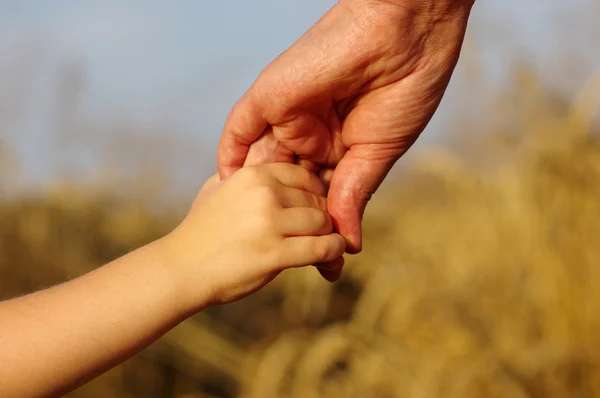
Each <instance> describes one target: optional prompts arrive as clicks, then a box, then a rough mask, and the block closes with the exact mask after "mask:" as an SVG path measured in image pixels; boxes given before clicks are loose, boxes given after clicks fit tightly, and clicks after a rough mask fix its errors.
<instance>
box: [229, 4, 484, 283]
mask: <svg viewBox="0 0 600 398" xmlns="http://www.w3.org/2000/svg"><path fill="white" fill-rule="evenodd" d="M473 2H474V0H446V1H444V0H441V1H440V0H436V1H433V0H395V1H394V0H386V1H384V0H341V1H339V2H338V3H337V4H336V5H335V6H334V7H333V8H332V9H331V10H330V11H329V12H328V13H327V14H326V15H325V16H324V17H323V18H322V19H321V20H320V21H319V22H318V23H316V24H315V25H314V26H313V27H312V28H311V29H310V30H309V31H308V32H307V33H306V34H305V35H304V36H302V37H301V38H300V39H299V40H298V41H297V42H296V43H295V44H293V45H292V46H291V47H290V48H289V49H288V50H287V51H286V52H284V53H283V54H281V56H279V57H278V58H277V59H275V60H274V61H273V62H272V63H271V64H270V65H269V66H268V67H267V68H266V69H265V70H264V71H263V72H262V73H261V74H260V76H259V77H258V78H257V80H256V81H255V82H254V84H253V85H252V86H251V87H250V88H249V90H248V91H247V92H246V93H245V94H244V95H243V96H242V98H241V99H240V100H239V102H238V103H237V104H236V105H235V106H234V107H233V109H232V111H231V113H230V115H229V117H228V119H227V122H226V124H225V127H224V129H223V134H222V137H221V141H220V145H219V172H220V175H221V177H222V178H227V177H229V176H230V175H231V174H232V173H233V172H235V170H237V169H239V168H240V167H242V166H243V165H248V164H258V163H265V162H273V161H286V162H297V163H299V164H301V165H303V166H305V167H306V168H308V169H309V170H311V171H313V172H318V171H319V170H321V169H323V168H335V171H334V172H333V173H332V176H331V187H330V190H329V196H328V209H329V212H330V214H331V216H332V218H333V220H334V224H335V226H336V230H337V231H338V232H340V233H341V234H342V235H343V236H344V237H345V238H346V240H347V248H348V252H350V253H357V252H359V251H360V250H361V249H362V239H361V219H362V215H363V212H364V209H365V207H366V205H367V202H368V201H369V199H370V198H371V195H372V194H373V193H374V192H375V191H376V190H377V188H378V187H379V185H380V184H381V182H382V181H383V179H384V178H385V177H386V175H387V174H388V172H389V171H390V169H391V168H392V166H393V165H394V163H395V162H396V161H397V160H398V159H399V158H400V157H401V156H402V155H403V154H404V153H405V152H406V150H408V149H409V148H410V146H411V145H412V144H413V143H414V142H415V140H416V139H417V138H418V136H419V134H420V133H421V132H422V131H423V129H424V128H425V126H426V125H427V124H428V122H429V121H430V119H431V117H432V116H433V114H434V112H435V111H436V109H437V107H438V105H439V103H440V101H441V99H442V96H443V95H444V92H445V90H446V87H447V85H448V83H449V80H450V77H451V75H452V72H453V70H454V68H455V65H456V63H457V61H458V57H459V53H460V49H461V46H462V42H463V38H464V34H465V29H466V26H467V21H468V17H469V13H470V11H471V7H472V6H473ZM337 277H339V275H328V279H332V278H333V279H335V278H337Z"/></svg>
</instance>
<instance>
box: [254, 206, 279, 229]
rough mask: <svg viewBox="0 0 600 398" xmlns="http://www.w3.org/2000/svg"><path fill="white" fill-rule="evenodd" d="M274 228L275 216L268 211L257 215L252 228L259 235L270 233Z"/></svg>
mask: <svg viewBox="0 0 600 398" xmlns="http://www.w3.org/2000/svg"><path fill="white" fill-rule="evenodd" d="M275 227H276V222H275V216H274V214H273V212H268V211H265V212H263V213H262V214H260V215H258V216H257V218H256V220H255V223H254V228H255V229H256V230H257V231H258V232H259V233H261V234H264V233H272V231H274V229H275Z"/></svg>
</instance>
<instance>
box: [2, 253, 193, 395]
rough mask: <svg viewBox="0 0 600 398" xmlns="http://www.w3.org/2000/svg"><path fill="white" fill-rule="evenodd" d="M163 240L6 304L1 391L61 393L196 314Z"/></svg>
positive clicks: (11, 393) (5, 392)
mask: <svg viewBox="0 0 600 398" xmlns="http://www.w3.org/2000/svg"><path fill="white" fill-rule="evenodd" d="M178 292H179V286H178V282H177V281H176V280H175V279H174V273H172V272H170V270H169V269H168V264H165V263H164V262H163V259H162V252H161V250H160V244H159V243H153V244H150V245H148V246H146V247H143V248H141V249H139V250H137V251H135V252H133V253H130V254H128V255H126V256H124V257H122V258H120V259H118V260H116V261H114V262H112V263H110V264H108V265H106V266H104V267H101V268H99V269H97V270H95V271H93V272H91V273H89V274H87V275H84V276H82V277H80V278H78V279H74V280H72V281H70V282H67V283H64V284H62V285H59V286H56V287H53V288H50V289H48V290H44V291H40V292H37V293H34V294H31V295H28V296H24V297H21V298H17V299H13V300H9V301H5V302H1V303H0V347H1V349H0V364H1V365H0V396H2V397H31V396H36V397H37V396H55V395H60V394H62V393H64V392H66V391H68V390H70V389H73V388H75V387H77V386H78V385H80V384H82V383H84V382H86V381H88V380H90V379H91V378H93V377H94V376H97V375H98V374H100V373H101V372H103V371H105V370H107V369H109V368H110V367H112V366H115V365H116V364H118V363H120V362H122V361H124V360H126V359H127V358H129V357H130V356H131V355H133V354H134V353H136V352H138V351H139V350H141V349H143V348H144V347H146V346H147V345H149V344H150V343H152V342H153V341H155V340H156V339H157V338H158V337H160V336H161V335H162V334H163V333H165V332H166V331H168V330H169V329H170V328H172V327H173V326H175V325H176V324H178V323H179V322H181V321H182V320H184V319H185V318H186V317H187V316H188V315H190V312H193V311H194V310H198V309H199V308H194V309H192V308H189V306H187V305H186V304H185V301H184V300H181V297H179V294H178Z"/></svg>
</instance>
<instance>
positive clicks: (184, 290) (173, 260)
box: [152, 231, 211, 317]
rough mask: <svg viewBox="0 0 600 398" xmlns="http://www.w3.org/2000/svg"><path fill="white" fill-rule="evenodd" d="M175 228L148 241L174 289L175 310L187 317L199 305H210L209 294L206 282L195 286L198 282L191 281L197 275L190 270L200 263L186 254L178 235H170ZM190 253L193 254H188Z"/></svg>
mask: <svg viewBox="0 0 600 398" xmlns="http://www.w3.org/2000/svg"><path fill="white" fill-rule="evenodd" d="M174 234H175V231H174V232H172V233H170V234H169V235H167V236H165V237H163V238H161V239H159V240H157V241H155V242H154V243H152V245H153V249H152V250H153V251H154V253H155V254H154V255H155V256H156V257H157V258H159V263H160V264H161V268H163V269H164V270H165V271H166V278H165V279H166V281H165V283H169V284H170V285H171V286H172V289H173V290H174V295H175V299H176V303H177V308H176V309H175V310H176V311H178V312H181V313H182V314H183V315H184V316H185V317H189V316H191V315H193V314H195V313H197V312H199V311H201V310H202V309H204V308H206V307H208V306H210V303H211V295H210V289H209V288H208V286H206V285H205V286H203V287H202V288H200V289H199V288H198V285H200V284H199V283H194V281H195V280H197V279H198V278H199V277H200V275H198V274H199V272H196V273H195V274H194V275H190V273H191V272H192V270H194V269H197V268H198V267H200V266H202V265H203V263H204V262H203V261H202V260H200V259H198V258H197V256H189V255H188V254H189V253H190V252H191V251H190V250H186V248H185V245H182V244H181V241H180V239H179V237H176V236H174ZM192 257H193V258H192Z"/></svg>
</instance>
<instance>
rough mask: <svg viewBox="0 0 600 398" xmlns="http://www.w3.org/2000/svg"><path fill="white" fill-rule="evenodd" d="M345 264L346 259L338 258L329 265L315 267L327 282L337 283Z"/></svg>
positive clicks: (323, 264) (316, 265)
mask: <svg viewBox="0 0 600 398" xmlns="http://www.w3.org/2000/svg"><path fill="white" fill-rule="evenodd" d="M344 263H345V260H344V257H338V258H336V259H335V260H333V261H330V262H328V263H322V264H315V267H317V269H318V270H319V273H320V274H321V276H322V277H323V278H325V279H326V280H327V281H329V282H336V281H337V280H338V279H340V277H341V276H342V269H343V268H344Z"/></svg>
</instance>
